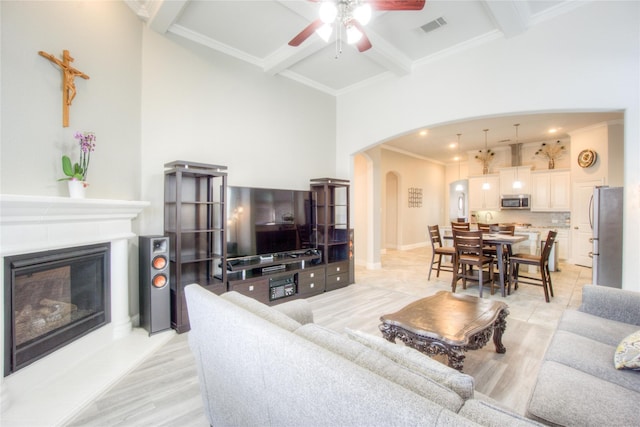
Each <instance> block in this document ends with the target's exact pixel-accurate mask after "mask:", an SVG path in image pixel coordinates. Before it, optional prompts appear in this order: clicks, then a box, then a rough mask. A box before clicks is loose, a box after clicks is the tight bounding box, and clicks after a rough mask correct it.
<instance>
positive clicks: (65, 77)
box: [38, 50, 89, 127]
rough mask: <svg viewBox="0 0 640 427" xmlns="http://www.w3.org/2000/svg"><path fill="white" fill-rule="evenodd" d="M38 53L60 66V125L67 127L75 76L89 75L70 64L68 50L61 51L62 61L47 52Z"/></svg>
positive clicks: (83, 76) (71, 60) (73, 96)
mask: <svg viewBox="0 0 640 427" xmlns="http://www.w3.org/2000/svg"><path fill="white" fill-rule="evenodd" d="M38 53H39V54H40V55H41V56H44V57H45V58H47V59H48V60H49V61H51V62H53V63H54V64H56V65H58V66H59V67H60V71H62V126H63V127H68V126H69V106H71V103H72V102H73V98H75V97H76V83H75V79H76V77H82V78H83V79H86V80H88V79H89V76H87V75H86V74H85V73H83V72H82V71H80V70H77V69H76V68H73V67H72V66H71V63H72V62H73V58H72V57H71V55H70V54H69V51H68V50H63V51H62V61H61V60H59V59H58V58H56V57H55V56H53V55H51V54H48V53H47V52H43V51H39V52H38Z"/></svg>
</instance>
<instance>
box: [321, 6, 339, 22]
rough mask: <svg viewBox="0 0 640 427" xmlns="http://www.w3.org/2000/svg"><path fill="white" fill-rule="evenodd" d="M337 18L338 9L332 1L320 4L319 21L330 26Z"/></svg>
mask: <svg viewBox="0 0 640 427" xmlns="http://www.w3.org/2000/svg"><path fill="white" fill-rule="evenodd" d="M336 16H338V8H337V7H336V4H335V3H334V2H332V1H323V2H322V3H321V4H320V20H322V22H324V23H325V24H331V23H332V22H333V21H335V20H336Z"/></svg>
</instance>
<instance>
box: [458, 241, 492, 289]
mask: <svg viewBox="0 0 640 427" xmlns="http://www.w3.org/2000/svg"><path fill="white" fill-rule="evenodd" d="M453 245H454V247H455V249H456V256H455V268H454V272H453V280H452V282H451V291H452V292H455V291H456V287H457V284H458V280H460V279H462V287H463V289H467V280H471V281H474V282H478V289H479V295H480V298H482V287H483V285H484V284H486V283H490V285H491V294H493V258H492V257H490V256H486V255H485V254H484V251H483V249H484V248H483V246H484V245H483V243H482V231H480V230H478V231H458V230H453Z"/></svg>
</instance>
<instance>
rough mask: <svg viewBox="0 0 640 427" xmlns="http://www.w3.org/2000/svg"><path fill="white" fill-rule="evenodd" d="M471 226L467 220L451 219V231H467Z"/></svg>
mask: <svg viewBox="0 0 640 427" xmlns="http://www.w3.org/2000/svg"><path fill="white" fill-rule="evenodd" d="M470 229H471V227H470V226H469V223H468V222H455V221H451V231H453V230H459V231H469V230H470Z"/></svg>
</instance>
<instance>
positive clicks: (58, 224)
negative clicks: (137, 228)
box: [0, 194, 149, 256]
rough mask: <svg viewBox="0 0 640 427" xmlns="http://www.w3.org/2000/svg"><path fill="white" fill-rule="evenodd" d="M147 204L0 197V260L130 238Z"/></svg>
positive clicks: (138, 202) (19, 196) (5, 195)
mask: <svg viewBox="0 0 640 427" xmlns="http://www.w3.org/2000/svg"><path fill="white" fill-rule="evenodd" d="M147 206H149V202H142V201H124V200H107V199H70V198H66V197H42V196H22V195H10V194H0V233H1V234H0V256H8V255H17V254H21V253H29V252H35V251H39V250H51V249H60V248H66V247H69V246H80V245H89V244H93V243H100V242H106V241H112V240H118V239H127V238H131V237H134V236H135V234H134V233H133V232H132V231H131V221H132V220H133V219H135V218H136V217H137V216H138V214H140V212H142V210H143V209H144V208H145V207H147Z"/></svg>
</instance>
